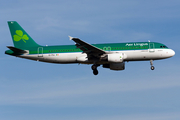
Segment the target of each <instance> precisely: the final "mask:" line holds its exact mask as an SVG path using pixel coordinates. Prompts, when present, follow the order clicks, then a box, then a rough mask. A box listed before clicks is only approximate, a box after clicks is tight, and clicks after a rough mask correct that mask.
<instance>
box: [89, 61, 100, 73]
mask: <svg viewBox="0 0 180 120" xmlns="http://www.w3.org/2000/svg"><path fill="white" fill-rule="evenodd" d="M98 66H100V65H97V64H94V65H92V66H91V69H92V70H93V74H94V75H97V74H98V70H97V67H98Z"/></svg>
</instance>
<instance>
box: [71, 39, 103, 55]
mask: <svg viewBox="0 0 180 120" xmlns="http://www.w3.org/2000/svg"><path fill="white" fill-rule="evenodd" d="M69 38H70V40H73V41H74V42H75V43H76V44H75V45H76V46H77V48H79V49H81V50H82V51H83V53H86V54H87V55H88V57H98V58H99V57H100V56H101V55H103V54H105V53H106V52H105V51H104V50H101V49H99V48H97V47H95V46H93V45H91V44H89V43H86V42H84V41H82V40H80V39H79V38H73V37H70V36H69Z"/></svg>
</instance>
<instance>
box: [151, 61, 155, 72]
mask: <svg viewBox="0 0 180 120" xmlns="http://www.w3.org/2000/svg"><path fill="white" fill-rule="evenodd" d="M150 64H151V70H154V69H155V67H154V66H153V60H150Z"/></svg>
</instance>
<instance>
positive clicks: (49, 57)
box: [17, 49, 175, 64]
mask: <svg viewBox="0 0 180 120" xmlns="http://www.w3.org/2000/svg"><path fill="white" fill-rule="evenodd" d="M114 53H124V55H125V57H124V59H123V61H144V60H159V59H166V58H169V57H172V56H174V54H175V52H174V51H173V50H172V49H147V50H124V51H111V52H107V54H114ZM17 57H21V58H26V59H31V60H37V61H42V62H49V63H60V64H67V63H83V64H93V61H89V60H88V58H87V54H86V53H82V52H72V53H48V54H24V55H20V56H17ZM99 63H101V64H104V62H101V61H99ZM105 63H108V62H105Z"/></svg>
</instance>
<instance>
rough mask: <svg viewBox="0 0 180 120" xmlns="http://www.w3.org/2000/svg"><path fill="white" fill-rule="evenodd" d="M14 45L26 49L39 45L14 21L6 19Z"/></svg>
mask: <svg viewBox="0 0 180 120" xmlns="http://www.w3.org/2000/svg"><path fill="white" fill-rule="evenodd" d="M8 25H9V29H10V32H11V36H12V40H13V43H14V46H15V47H16V48H20V49H24V50H25V49H28V48H30V47H39V46H40V45H38V44H37V43H36V42H35V41H34V40H33V39H32V38H31V37H30V36H29V35H28V34H27V33H26V31H25V30H24V29H23V28H22V27H21V26H20V25H19V24H18V23H17V22H16V21H8Z"/></svg>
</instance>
